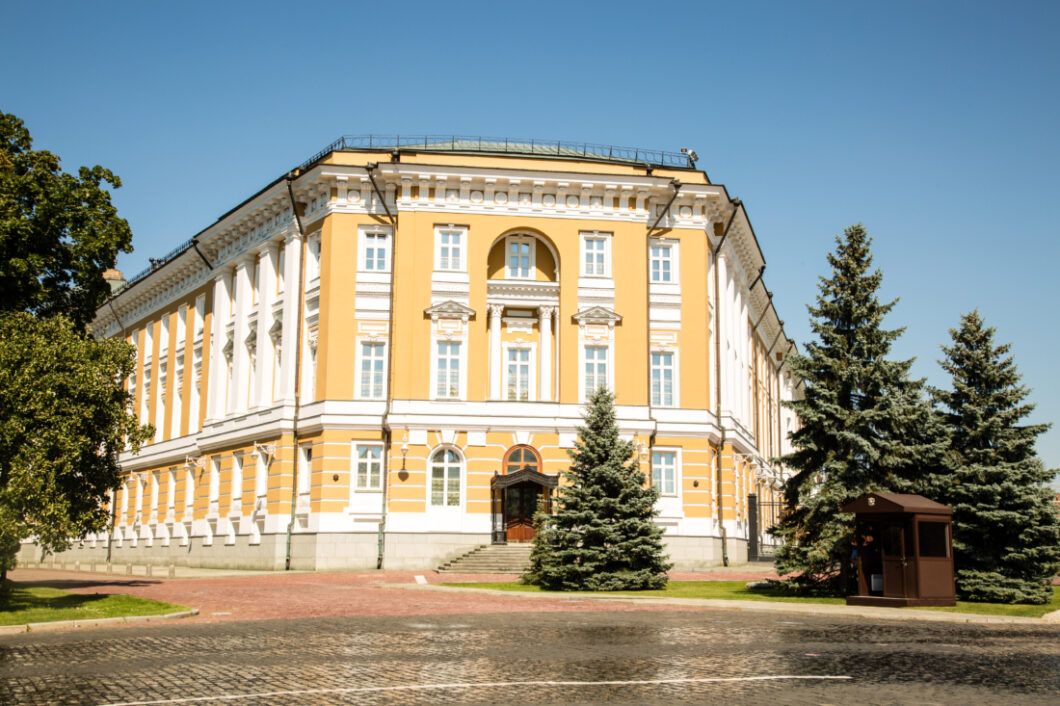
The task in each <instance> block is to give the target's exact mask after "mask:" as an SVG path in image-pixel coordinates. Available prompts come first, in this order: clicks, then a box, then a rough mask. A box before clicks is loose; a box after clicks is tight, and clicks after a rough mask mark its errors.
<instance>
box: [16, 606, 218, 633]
mask: <svg viewBox="0 0 1060 706" xmlns="http://www.w3.org/2000/svg"><path fill="white" fill-rule="evenodd" d="M198 614H199V609H198V608H192V609H191V610H182V611H178V612H176V613H165V614H163V615H129V616H125V617H118V618H93V619H91V620H56V621H54V622H50V623H26V624H24V625H0V635H17V634H18V633H23V632H49V631H52V630H70V629H76V628H95V627H103V626H106V625H125V624H129V623H151V622H157V621H159V620H179V619H180V618H191V617H193V616H196V615H198Z"/></svg>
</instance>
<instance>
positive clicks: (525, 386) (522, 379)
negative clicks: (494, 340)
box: [506, 348, 530, 402]
mask: <svg viewBox="0 0 1060 706" xmlns="http://www.w3.org/2000/svg"><path fill="white" fill-rule="evenodd" d="M507 363H508V369H507V371H506V376H507V379H508V385H507V388H508V399H509V400H519V401H522V402H525V401H526V400H528V399H530V349H529V348H509V349H508V361H507Z"/></svg>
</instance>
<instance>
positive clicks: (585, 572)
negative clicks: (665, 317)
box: [523, 388, 671, 591]
mask: <svg viewBox="0 0 1060 706" xmlns="http://www.w3.org/2000/svg"><path fill="white" fill-rule="evenodd" d="M584 420H585V423H584V425H583V426H581V427H579V428H578V436H579V439H578V440H577V441H576V442H575V447H574V449H573V450H571V451H569V453H570V456H571V465H570V468H569V469H568V470H567V471H565V472H564V474H563V475H564V479H565V480H566V483H565V484H562V485H561V486H560V489H559V498H558V500H557V503H556V504H557V510H556V514H555V515H554V516H543V515H541V514H539V515H538V518H537V520H538V522H537V525H538V533H537V536H536V537H534V546H533V550H532V552H531V555H530V568H529V569H528V570H527V572H526V574H525V575H524V577H523V578H524V580H525V581H527V582H528V583H531V584H536V585H539V586H542V587H543V588H547V589H550V590H564V591H576V590H591V591H624V590H642V589H655V588H662V587H663V586H665V585H666V582H667V580H668V578H669V577H668V576H667V573H666V572H667V571H669V569H670V567H671V564H670V563H669V562H668V561H667V558H666V555H665V552H664V549H663V544H662V530H661V529H660V528H659V527H658V525H656V524H655V522H654V517H655V501H656V500H657V499H658V497H659V491H658V490H657V489H655V488H653V487H652V486H651V485H649V484H648V483H647V478H646V477H645V475H644V473H643V472H642V471H641V470H640V466H639V464H638V461H637V457H636V454H635V449H634V446H633V443H632V442H629V441H622V440H621V439H620V438H619V436H618V425H617V424H616V423H615V406H614V396H613V395H612V394H611V393H610V392H608V391H607V390H605V389H603V388H601V389H599V390H597V391H596V392H594V393H593V395H592V397H591V398H590V399H589V403H588V405H587V407H586V411H585V416H584Z"/></svg>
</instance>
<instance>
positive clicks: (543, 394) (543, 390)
mask: <svg viewBox="0 0 1060 706" xmlns="http://www.w3.org/2000/svg"><path fill="white" fill-rule="evenodd" d="M553 311H554V309H553V308H552V307H550V306H542V307H538V309H537V325H538V329H539V330H540V332H541V336H540V338H541V340H540V342H539V343H538V346H537V350H538V357H539V361H538V362H539V363H540V373H539V374H538V377H537V386H538V390H539V392H538V395H537V399H539V400H541V401H542V402H551V401H552V312H553Z"/></svg>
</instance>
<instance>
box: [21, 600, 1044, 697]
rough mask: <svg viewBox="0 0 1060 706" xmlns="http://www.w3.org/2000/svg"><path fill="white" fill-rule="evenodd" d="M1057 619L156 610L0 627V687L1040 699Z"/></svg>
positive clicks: (99, 693) (131, 693)
mask: <svg viewBox="0 0 1060 706" xmlns="http://www.w3.org/2000/svg"><path fill="white" fill-rule="evenodd" d="M1058 638H1060V629H1058V628H1057V627H1055V626H1044V625H1043V626H1037V625H1033V626H1032V625H1002V626H994V625H989V626H986V625H964V624H954V623H945V624H922V623H913V622H888V621H871V620H864V619H853V620H847V619H836V618H821V617H818V616H798V618H797V619H793V618H792V616H783V615H781V616H773V615H761V614H747V613H737V612H728V611H696V612H664V613H660V612H655V613H650V612H625V613H615V612H612V613H584V612H576V613H535V614H528V613H521V612H508V613H496V614H492V615H441V616H440V615H435V616H390V617H348V618H313V619H302V620H268V621H255V622H239V623H214V624H202V623H200V624H194V623H180V624H169V625H164V626H159V627H151V628H135V627H130V628H123V629H96V630H91V631H70V632H61V633H39V634H32V633H30V634H23V635H12V636H6V637H2V638H0V702H2V703H5V704H7V703H9V704H131V703H138V704H142V703H167V704H197V703H234V704H249V705H255V706H257V705H259V704H318V703H371V704H374V703H402V704H404V703H413V704H417V703H424V704H426V703H431V704H434V703H452V702H460V703H514V702H526V703H560V702H562V703H604V702H611V703H644V702H647V703H660V702H666V703H673V702H679V701H685V702H693V703H726V704H760V703H773V704H822V703H864V704H907V703H917V704H953V703H965V704H978V703H1005V704H1006V705H1016V704H1056V703H1058V702H1060V639H1058Z"/></svg>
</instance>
